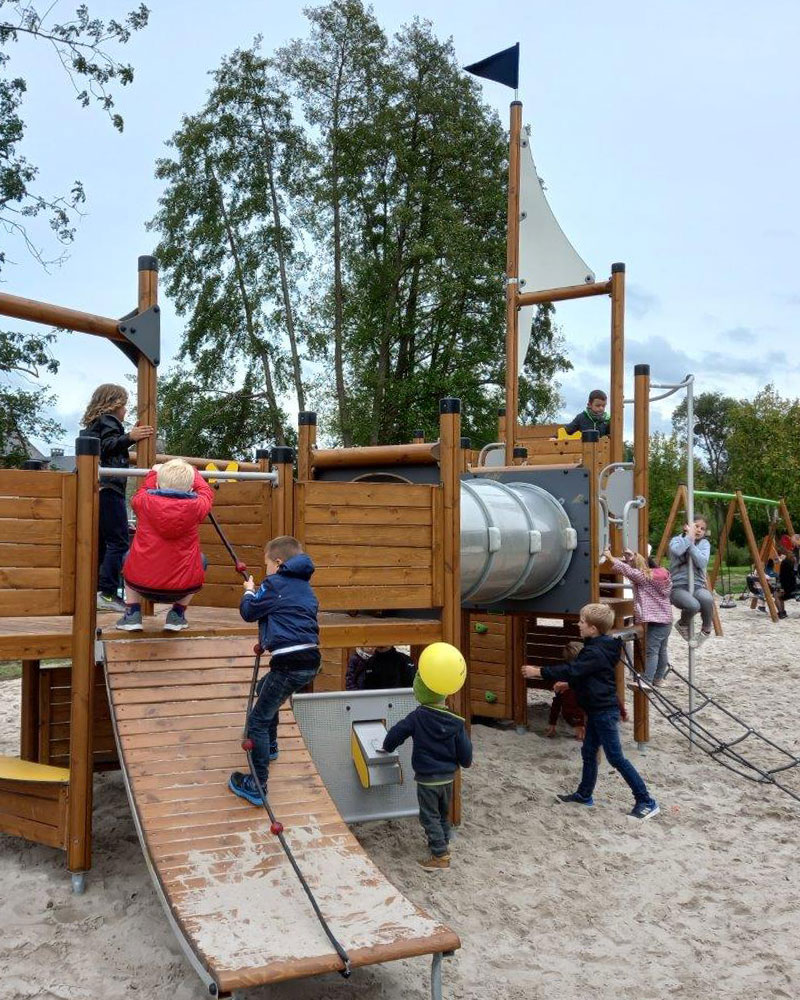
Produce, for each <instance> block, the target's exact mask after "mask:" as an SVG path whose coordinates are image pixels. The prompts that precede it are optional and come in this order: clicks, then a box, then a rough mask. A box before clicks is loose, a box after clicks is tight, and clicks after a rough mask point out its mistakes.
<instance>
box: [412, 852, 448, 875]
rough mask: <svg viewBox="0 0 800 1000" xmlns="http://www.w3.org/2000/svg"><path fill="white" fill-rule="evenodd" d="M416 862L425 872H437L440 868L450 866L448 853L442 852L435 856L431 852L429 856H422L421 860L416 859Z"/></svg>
mask: <svg viewBox="0 0 800 1000" xmlns="http://www.w3.org/2000/svg"><path fill="white" fill-rule="evenodd" d="M417 864H418V865H419V866H420V868H424V869H425V871H426V872H438V871H440V870H441V869H442V868H449V867H450V855H449V854H442V855H441V856H440V857H437V856H436V855H435V854H432V855H431V856H430V857H429V858H423V860H422V861H418V862H417Z"/></svg>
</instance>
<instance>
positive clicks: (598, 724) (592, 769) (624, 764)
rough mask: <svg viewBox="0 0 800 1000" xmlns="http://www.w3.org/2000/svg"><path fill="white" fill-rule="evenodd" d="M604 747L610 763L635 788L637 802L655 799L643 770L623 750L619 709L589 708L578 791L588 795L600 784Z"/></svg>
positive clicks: (630, 786)
mask: <svg viewBox="0 0 800 1000" xmlns="http://www.w3.org/2000/svg"><path fill="white" fill-rule="evenodd" d="M600 747H602V748H603V753H605V755H606V760H607V761H608V763H609V764H610V765H611V766H612V767H614V768H616V769H617V770H618V771H619V773H620V774H621V775H622V777H623V778H624V779H625V781H626V782H627V783H628V787H629V788H630V790H631V791H632V792H633V796H634V798H635V799H636V802H637V803H639V802H652V801H653V800H652V798H651V796H650V793H649V792H648V791H647V785H645V783H644V781H642V779H641V776H640V775H639V772H638V771H637V770H636V768H635V767H634V766H633V764H631V762H630V761H629V760H628V758H627V757H626V756H625V754H624V753H623V752H622V744H621V743H620V741H619V710H618V709H616V708H612V709H609V710H608V711H606V712H588V713H587V715H586V738H585V739H584V741H583V746H582V747H581V756H582V757H583V774H582V775H581V783H580V785H578V795H580V797H581V798H583V799H588V798H589V796H590V795H591V794H592V792H593V791H594V786H595V785H596V784H597V751H598V750H599V749H600Z"/></svg>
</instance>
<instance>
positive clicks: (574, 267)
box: [517, 130, 594, 372]
mask: <svg viewBox="0 0 800 1000" xmlns="http://www.w3.org/2000/svg"><path fill="white" fill-rule="evenodd" d="M520 146H521V149H520V186H519V209H520V224H519V291H520V292H539V291H543V290H544V289H546V288H563V287H565V286H568V285H582V284H583V283H584V282H590V281H594V274H593V273H592V272H591V271H590V270H589V268H588V267H587V265H586V263H585V261H584V260H583V259H582V258H581V256H580V255H579V254H578V252H577V251H576V250H575V248H574V247H573V245H572V244H571V243H570V241H569V240H568V239H567V237H566V236H565V235H564V231H563V230H562V228H561V226H559V224H558V221H557V220H556V217H555V216H554V215H553V212H552V209H551V208H550V206H549V205H548V204H547V199H546V198H545V196H544V190H543V188H542V183H541V181H540V180H539V175H538V173H537V172H536V164H535V163H534V162H533V153H532V151H531V143H530V139H529V137H528V134H527V132H525V131H524V130H523V132H522V134H521V136H520ZM535 308H536V307H535V306H523V308H522V309H520V311H519V353H518V355H517V357H518V359H519V371H520V372H521V371H522V366H523V365H524V363H525V355H526V354H527V351H528V344H529V342H530V339H531V323H532V321H533V312H534V309H535Z"/></svg>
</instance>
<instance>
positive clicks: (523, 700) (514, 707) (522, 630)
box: [506, 614, 528, 731]
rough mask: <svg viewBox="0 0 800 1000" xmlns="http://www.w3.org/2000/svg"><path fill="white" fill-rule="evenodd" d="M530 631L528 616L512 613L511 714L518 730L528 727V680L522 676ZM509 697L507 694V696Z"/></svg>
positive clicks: (510, 658) (510, 656)
mask: <svg viewBox="0 0 800 1000" xmlns="http://www.w3.org/2000/svg"><path fill="white" fill-rule="evenodd" d="M527 631H528V616H527V615H524V614H515V615H511V649H510V655H509V660H510V663H511V685H510V688H511V716H512V718H513V720H514V723H515V725H516V727H517V730H518V731H521V730H523V729H527V728H528V682H527V681H526V680H525V678H524V677H523V676H522V665H523V663H525V660H526V659H527V657H526V655H525V652H526V651H525V640H526V637H527ZM506 697H507V696H506Z"/></svg>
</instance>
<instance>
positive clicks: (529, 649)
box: [525, 615, 580, 667]
mask: <svg viewBox="0 0 800 1000" xmlns="http://www.w3.org/2000/svg"><path fill="white" fill-rule="evenodd" d="M543 621H547V622H552V623H553V624H547V625H545V624H540V622H543ZM573 639H577V640H578V641H580V632H579V631H578V618H577V615H575V616H571V617H567V618H565V619H563V621H562V622H561V623H559V624H556V619H555V618H552V619H551V618H545V619H543V618H537V617H536V616H534V615H531V616H530V617H529V618H528V620H527V629H526V635H525V656H526V660H525V662H526V663H532V664H533V665H534V666H536V667H544V666H547V664H550V663H563V652H564V646H566V644H567V643H568V642H571V641H572V640H573Z"/></svg>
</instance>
